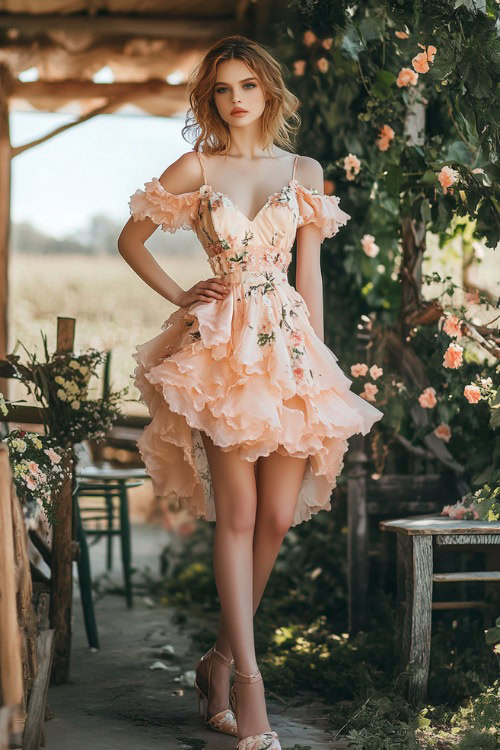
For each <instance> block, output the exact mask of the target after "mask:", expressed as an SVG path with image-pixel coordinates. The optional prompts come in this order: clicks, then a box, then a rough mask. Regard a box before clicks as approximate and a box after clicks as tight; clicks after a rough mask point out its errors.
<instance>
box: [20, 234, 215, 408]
mask: <svg viewBox="0 0 500 750" xmlns="http://www.w3.org/2000/svg"><path fill="white" fill-rule="evenodd" d="M156 234H160V230H158V231H157V232H155V235H156ZM179 235H188V233H187V232H180V233H179ZM170 237H171V235H169V236H168V237H167V238H163V237H160V240H162V239H163V240H164V241H165V240H166V241H167V242H168V239H170ZM177 237H178V235H176V239H177ZM155 239H156V237H155ZM184 243H185V248H186V251H185V255H183V256H182V255H180V254H178V253H176V254H173V255H170V254H168V252H163V253H161V255H160V254H158V253H155V257H156V260H157V261H158V262H159V263H160V265H161V266H162V268H163V269H164V270H165V271H166V273H168V275H169V276H171V277H172V278H173V279H175V281H176V282H177V283H178V284H179V285H180V286H181V287H183V288H184V289H189V288H190V287H191V286H192V285H193V284H194V283H195V282H196V281H199V280H200V279H204V278H209V277H211V276H213V273H212V271H211V269H210V266H209V264H208V261H207V259H206V257H205V254H204V251H203V250H202V248H201V246H199V247H197V246H196V245H197V240H196V237H195V236H194V235H193V234H191V233H189V236H187V237H184ZM10 276H11V298H10V308H9V317H10V322H11V331H10V347H9V351H10V352H14V353H15V354H18V355H20V357H21V361H25V360H26V353H25V352H24V350H23V349H22V347H21V346H20V345H19V344H17V342H18V340H19V341H21V342H22V343H23V344H24V346H26V348H27V349H28V350H29V351H30V352H31V351H36V352H37V356H38V359H39V360H42V361H43V360H44V353H43V344H42V337H41V334H40V331H43V332H44V333H45V334H46V335H47V338H48V346H49V351H52V350H53V349H54V348H55V335H56V318H57V316H62V317H65V316H67V317H74V318H76V349H77V350H82V351H83V350H85V349H87V348H88V347H95V348H97V349H99V350H108V349H112V355H111V384H112V387H113V388H114V389H120V388H123V387H125V386H126V385H130V391H129V394H128V398H130V399H138V397H139V392H138V391H137V389H136V388H135V387H134V385H133V379H132V376H133V371H134V368H135V361H134V359H133V358H132V353H133V351H134V348H135V346H136V345H137V344H141V343H144V342H145V341H147V340H149V339H151V338H153V337H154V336H156V335H158V334H159V333H161V325H162V323H163V322H164V321H165V320H166V319H167V318H168V316H169V315H170V314H171V313H172V312H174V311H175V310H176V309H178V308H177V307H176V306H175V305H173V304H171V303H170V302H168V301H167V300H164V299H162V297H161V296H160V295H159V294H157V293H156V292H155V291H153V290H152V289H150V287H149V286H148V285H147V284H145V283H144V282H143V281H142V279H140V278H139V277H138V276H137V275H136V274H135V272H134V271H133V270H132V269H131V268H130V267H129V266H128V265H127V263H125V261H124V260H123V259H122V257H121V256H120V255H119V253H118V251H116V253H115V254H114V255H112V254H109V255H98V256H95V255H94V256H92V255H82V254H75V255H65V254H25V253H14V254H13V255H12V257H11V267H10ZM16 344H17V346H16ZM93 387H94V388H100V387H101V384H100V383H94V384H93ZM11 388H12V391H11V398H12V399H13V400H14V399H15V398H25V397H26V394H25V389H24V386H23V385H22V384H21V383H18V382H16V381H13V382H11ZM123 410H124V411H125V412H126V413H128V414H145V413H147V411H146V407H145V406H144V405H143V404H140V403H138V402H134V401H127V402H126V404H124V407H123Z"/></svg>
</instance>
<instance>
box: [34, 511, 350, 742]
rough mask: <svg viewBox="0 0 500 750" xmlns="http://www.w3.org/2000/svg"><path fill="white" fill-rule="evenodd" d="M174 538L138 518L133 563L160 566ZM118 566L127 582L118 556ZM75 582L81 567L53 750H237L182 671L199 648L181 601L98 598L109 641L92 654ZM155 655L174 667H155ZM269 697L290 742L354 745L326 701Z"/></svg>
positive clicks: (53, 694)
mask: <svg viewBox="0 0 500 750" xmlns="http://www.w3.org/2000/svg"><path fill="white" fill-rule="evenodd" d="M165 543H166V539H165V537H164V536H163V538H162V533H160V532H159V531H158V530H157V529H152V528H149V527H147V526H137V525H136V526H134V528H133V539H132V544H133V552H134V564H135V565H136V566H137V567H139V568H140V567H141V566H142V565H143V564H149V565H150V567H151V569H152V570H153V571H156V569H157V552H158V550H159V548H160V547H161V545H162V544H165ZM100 548H101V543H99V544H98V545H96V546H95V547H92V549H91V555H92V564H93V576H94V578H95V577H96V576H98V575H99V573H100V572H102V569H103V560H102V549H100ZM116 568H117V571H116V574H115V575H116V580H117V582H120V575H119V574H120V567H119V563H118V562H117V563H116ZM76 580H77V576H76V575H75V602H74V610H73V614H74V617H73V648H72V657H71V673H70V682H69V683H67V684H65V685H59V686H51V687H50V688H49V694H48V705H49V715H51V714H52V718H51V719H50V720H49V721H47V722H46V724H45V732H46V738H47V747H48V748H49V750H89V748H90V749H91V750H115V749H116V750H132V749H133V750H154V748H162V750H181V749H183V748H186V749H187V750H235V748H236V741H235V739H234V738H232V737H229V736H226V735H223V734H221V733H218V732H214V731H212V730H209V729H207V728H206V727H205V726H204V723H203V719H202V717H201V716H199V715H198V701H197V698H196V694H195V691H194V689H193V688H192V687H185V686H183V684H182V677H181V675H183V674H184V673H185V672H186V671H188V670H193V669H194V665H195V663H196V660H197V659H198V658H199V656H200V654H198V653H194V652H192V651H191V646H190V639H189V631H190V629H191V628H193V627H195V626H196V623H189V622H187V623H186V624H184V625H182V627H181V626H179V625H177V624H175V623H174V621H173V620H174V616H175V613H174V611H173V610H172V609H168V608H165V607H163V606H161V605H157V606H153V607H151V606H148V603H147V602H146V601H145V600H144V598H143V597H142V596H137V597H136V598H135V602H134V608H133V609H132V610H127V608H126V607H125V602H124V599H123V597H122V596H119V595H116V594H111V593H107V594H105V595H104V596H103V597H102V598H101V599H99V600H98V601H97V603H96V616H97V622H98V629H99V637H100V642H101V649H100V651H97V652H91V651H90V650H89V649H88V646H87V641H86V636H85V631H84V627H83V622H82V610H81V604H80V600H79V596H78V585H77V583H76ZM166 644H170V645H171V646H173V650H174V653H173V655H172V656H171V657H170V658H166V656H165V652H162V650H161V649H162V647H163V646H165V645H166ZM156 661H161V662H163V663H164V664H165V665H167V666H168V667H170V669H168V670H165V669H155V670H151V669H150V666H151V665H152V664H153V663H154V662H156ZM179 677H181V681H179ZM176 678H177V679H176ZM267 705H268V714H269V720H270V723H271V726H272V727H273V729H275V730H276V731H277V732H278V734H279V736H280V741H281V744H282V747H283V750H292V748H294V750H308V749H310V750H336V749H337V748H338V749H339V750H340V748H346V745H345V744H343V743H340V744H339V743H338V742H336V743H334V742H333V741H332V737H333V734H332V733H331V732H326V731H325V730H326V729H327V728H328V726H329V725H328V722H327V721H326V719H325V718H324V713H325V706H324V705H323V704H321V703H312V704H311V703H307V705H305V706H303V707H302V708H300V707H298V706H295V707H293V706H283V705H282V704H281V703H280V702H278V701H277V700H276V699H274V698H272V697H270V696H267Z"/></svg>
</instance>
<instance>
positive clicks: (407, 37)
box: [394, 31, 409, 39]
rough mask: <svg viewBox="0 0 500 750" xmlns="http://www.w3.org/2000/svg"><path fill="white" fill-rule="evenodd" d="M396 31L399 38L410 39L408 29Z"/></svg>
mask: <svg viewBox="0 0 500 750" xmlns="http://www.w3.org/2000/svg"><path fill="white" fill-rule="evenodd" d="M394 33H395V35H396V36H397V38H398V39H409V35H408V34H407V33H406V31H395V32H394Z"/></svg>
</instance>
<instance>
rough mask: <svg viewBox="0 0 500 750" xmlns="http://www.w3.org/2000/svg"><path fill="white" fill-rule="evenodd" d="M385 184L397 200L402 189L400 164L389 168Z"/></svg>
mask: <svg viewBox="0 0 500 750" xmlns="http://www.w3.org/2000/svg"><path fill="white" fill-rule="evenodd" d="M385 184H386V187H387V192H388V193H389V195H390V196H392V197H393V198H397V197H398V196H399V191H400V187H401V167H400V166H399V164H391V165H389V166H388V167H387V174H386V175H385Z"/></svg>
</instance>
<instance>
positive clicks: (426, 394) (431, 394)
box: [418, 386, 437, 409]
mask: <svg viewBox="0 0 500 750" xmlns="http://www.w3.org/2000/svg"><path fill="white" fill-rule="evenodd" d="M418 403H419V404H420V406H422V407H423V408H424V409H433V408H434V407H435V406H436V404H437V399H436V390H435V388H433V387H432V386H429V387H428V388H425V389H424V390H423V391H422V393H421V394H420V396H419V397H418Z"/></svg>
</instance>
